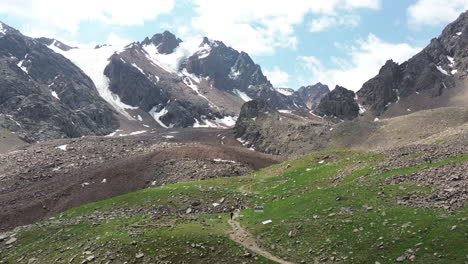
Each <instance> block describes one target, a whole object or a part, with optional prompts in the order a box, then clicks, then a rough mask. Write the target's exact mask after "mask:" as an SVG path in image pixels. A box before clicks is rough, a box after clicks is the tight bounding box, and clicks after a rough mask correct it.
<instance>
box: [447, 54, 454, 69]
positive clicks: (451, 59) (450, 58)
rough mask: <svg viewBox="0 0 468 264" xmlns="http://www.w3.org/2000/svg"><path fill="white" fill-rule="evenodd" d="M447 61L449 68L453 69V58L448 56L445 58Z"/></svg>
mask: <svg viewBox="0 0 468 264" xmlns="http://www.w3.org/2000/svg"><path fill="white" fill-rule="evenodd" d="M447 59H448V60H449V61H450V64H449V66H450V67H452V68H453V65H454V63H455V60H454V59H453V57H450V56H447Z"/></svg>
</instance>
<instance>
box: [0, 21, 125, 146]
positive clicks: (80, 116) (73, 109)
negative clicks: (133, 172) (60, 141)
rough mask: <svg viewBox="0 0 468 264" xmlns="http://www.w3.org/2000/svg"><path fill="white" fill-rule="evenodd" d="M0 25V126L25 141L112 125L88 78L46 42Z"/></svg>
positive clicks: (98, 130) (101, 132)
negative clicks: (45, 43)
mask: <svg viewBox="0 0 468 264" xmlns="http://www.w3.org/2000/svg"><path fill="white" fill-rule="evenodd" d="M0 25H1V29H2V30H1V32H0V116H1V118H0V120H2V122H1V123H0V126H1V127H3V128H6V129H8V130H9V131H12V132H14V133H16V134H17V135H19V136H20V137H21V138H23V139H24V140H26V141H28V142H34V141H38V140H47V139H54V138H62V137H80V136H84V135H105V134H108V133H110V132H112V131H113V130H115V129H116V128H117V127H118V125H119V124H118V121H117V119H116V117H115V116H114V111H113V110H112V109H111V108H110V107H109V105H107V103H106V102H105V101H104V100H102V99H101V98H100V96H99V94H98V92H97V90H96V87H95V86H94V84H93V82H92V81H91V80H90V79H89V77H88V76H86V75H85V74H84V73H83V72H82V71H81V70H80V69H79V68H78V67H76V66H75V65H74V64H73V63H72V62H70V61H69V60H68V59H66V58H64V57H63V56H61V55H59V54H57V53H55V52H53V51H52V50H50V49H49V48H47V47H46V46H45V45H44V44H43V43H42V42H44V41H47V40H44V39H41V40H35V39H32V38H29V37H26V36H24V35H22V34H21V33H20V32H19V31H17V30H15V29H13V28H11V27H9V26H7V25H6V24H3V23H1V22H0ZM57 45H59V44H57ZM61 47H62V48H63V49H69V48H70V47H68V46H65V45H61ZM70 49H71V48H70Z"/></svg>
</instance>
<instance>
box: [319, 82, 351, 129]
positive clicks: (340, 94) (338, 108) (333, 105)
mask: <svg viewBox="0 0 468 264" xmlns="http://www.w3.org/2000/svg"><path fill="white" fill-rule="evenodd" d="M314 112H315V113H316V114H317V115H319V116H333V117H337V118H340V119H343V120H351V119H354V118H356V117H357V116H358V115H359V106H358V104H357V103H356V101H355V93H354V92H353V91H350V90H348V89H346V88H344V87H341V86H338V85H337V86H336V87H335V89H334V90H333V91H331V92H330V93H328V94H327V95H325V97H323V98H322V100H321V101H320V104H319V105H318V107H317V109H315V111H314Z"/></svg>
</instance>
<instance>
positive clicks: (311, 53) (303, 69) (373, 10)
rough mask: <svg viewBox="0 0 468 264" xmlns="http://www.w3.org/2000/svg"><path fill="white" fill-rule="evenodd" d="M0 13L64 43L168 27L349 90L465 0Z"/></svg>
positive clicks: (244, 1)
mask: <svg viewBox="0 0 468 264" xmlns="http://www.w3.org/2000/svg"><path fill="white" fill-rule="evenodd" d="M0 2H1V5H0V20H1V21H3V22H4V23H7V24H9V25H11V26H13V27H15V28H18V29H19V30H21V31H22V32H23V33H24V34H26V35H30V36H34V37H38V36H46V37H54V38H57V39H60V40H62V41H64V42H66V43H71V44H72V45H95V44H97V43H109V42H110V43H113V44H121V43H127V42H132V41H140V40H143V39H144V38H145V37H146V36H151V35H153V34H155V33H159V32H162V31H164V30H170V31H171V32H173V33H175V34H176V35H177V36H179V37H180V38H182V39H183V40H190V39H193V38H196V37H200V36H208V37H209V38H212V39H218V40H221V41H224V42H225V43H226V44H228V45H230V46H232V47H234V48H236V49H238V50H243V51H246V52H248V53H249V54H250V55H251V56H252V57H253V59H254V60H255V62H257V63H258V64H260V65H261V66H262V69H263V70H264V72H265V73H266V75H267V76H268V77H269V79H270V80H271V81H272V83H273V84H274V85H275V86H277V87H291V88H294V89H297V88H299V87H300V86H302V85H309V84H314V83H316V82H319V81H320V82H322V83H326V84H328V85H330V86H332V87H331V88H333V87H334V85H336V84H339V85H341V86H344V87H347V88H350V89H353V90H358V89H359V88H360V87H361V85H362V83H363V82H364V81H366V80H367V79H369V78H371V77H372V76H374V75H375V74H376V73H377V72H378V70H379V68H380V66H381V65H382V64H383V63H384V62H385V61H386V60H387V59H393V60H395V61H398V62H403V61H404V60H406V59H408V58H409V57H411V56H412V55H414V54H415V53H416V52H418V51H419V50H420V49H421V48H423V47H424V46H426V45H427V44H428V43H429V41H430V39H431V38H433V37H437V36H438V35H439V34H440V33H441V31H442V29H443V28H444V27H445V26H446V25H447V24H448V23H449V22H451V21H453V20H454V19H456V17H457V16H458V15H459V14H460V13H461V12H463V11H464V10H466V9H467V8H468V0H451V1H446V0H314V1H303V0H288V1H272V0H237V1H228V0H157V1H155V0H132V1H124V0H100V1H95V0H94V1H93V0H82V1H73V2H71V1H63V0H23V1H17V0H0Z"/></svg>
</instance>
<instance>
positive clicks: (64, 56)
mask: <svg viewBox="0 0 468 264" xmlns="http://www.w3.org/2000/svg"><path fill="white" fill-rule="evenodd" d="M0 38H1V42H0V48H1V50H2V58H1V60H2V62H4V63H5V65H4V66H3V67H2V68H8V70H12V68H13V71H16V72H17V75H18V74H19V75H18V76H16V77H15V78H13V79H14V80H15V81H16V82H18V81H19V80H22V81H24V82H34V84H35V85H38V87H36V88H32V86H31V85H27V84H24V86H27V87H29V88H28V89H29V92H24V93H23V94H22V95H23V96H31V95H32V94H41V95H42V94H43V95H44V96H48V97H52V98H53V100H49V102H47V106H50V105H55V104H57V103H58V104H61V105H62V106H63V105H66V106H67V107H69V108H71V109H70V110H71V111H78V110H79V111H80V112H79V114H80V115H81V116H83V115H86V111H85V110H87V109H83V107H85V106H88V105H92V106H93V107H91V108H92V109H94V110H93V111H101V112H105V113H106V114H105V115H106V117H101V116H100V115H99V114H96V113H95V112H93V113H90V115H91V116H90V117H89V118H91V121H86V122H85V123H86V125H78V124H81V123H83V122H82V121H75V120H73V122H66V121H60V124H61V125H59V126H57V125H52V127H54V128H53V129H52V130H61V131H62V132H60V133H58V134H57V133H52V134H50V135H49V134H48V133H42V136H38V135H37V134H38V133H39V131H48V130H50V129H51V128H50V126H51V123H49V122H45V123H43V124H42V125H41V123H40V122H35V121H37V120H35V119H31V120H29V121H25V120H22V119H21V118H19V117H18V115H19V114H20V113H18V112H14V111H10V110H2V111H1V113H2V114H3V119H8V120H9V121H8V120H7V121H5V122H4V124H2V127H6V128H7V129H9V130H12V131H17V132H19V131H20V130H21V131H23V132H21V133H20V134H24V136H25V137H32V139H33V140H41V139H49V138H57V137H73V136H80V135H85V134H94V133H98V134H103V133H108V132H113V131H114V130H115V129H117V128H118V126H119V125H118V124H117V120H120V123H122V121H123V122H130V123H132V126H135V124H136V126H137V127H140V128H147V127H148V128H150V127H162V128H172V127H215V128H229V127H232V126H234V124H235V121H236V119H237V116H238V114H239V112H240V109H241V106H242V105H243V104H244V103H245V102H248V101H250V100H253V99H257V98H259V99H262V100H265V101H266V102H268V103H269V104H270V105H271V106H273V107H274V108H277V109H306V108H307V107H306V105H305V98H304V100H303V99H302V98H300V97H299V96H294V93H293V92H291V93H285V90H277V89H274V88H273V86H272V85H271V83H270V82H269V81H268V79H267V78H266V77H265V75H264V74H263V72H262V70H261V68H260V66H259V65H257V64H255V63H254V62H253V60H252V59H251V58H250V56H249V55H248V54H246V53H244V52H238V51H236V50H235V49H233V48H230V47H227V46H226V45H225V44H224V43H223V42H221V41H215V40H210V39H208V38H202V39H198V40H189V41H187V42H183V41H182V40H181V39H179V38H177V37H176V36H175V35H173V34H172V33H170V32H168V31H165V32H163V33H161V34H155V35H154V36H152V37H151V38H145V39H144V40H143V41H141V42H134V43H130V44H128V45H122V46H112V45H97V46H95V47H71V46H69V45H67V44H65V43H63V42H60V41H58V40H55V39H50V38H38V39H32V38H29V37H26V36H24V35H22V34H21V33H20V32H19V31H17V30H15V29H13V28H11V27H9V26H7V25H5V24H1V30H0ZM12 39H14V40H12ZM15 42H18V43H19V44H17V43H15ZM38 54H41V56H38ZM48 60H49V61H53V63H52V64H50V65H49V64H47V61H48ZM8 62H11V63H13V64H14V65H13V66H11V65H10V66H8V65H6V63H8ZM11 63H10V64H11ZM46 64H47V65H46ZM62 64H63V65H62ZM40 66H45V67H40ZM51 68H53V69H51ZM7 79H8V78H7V76H4V77H3V78H2V81H6V80H7ZM13 86H18V85H17V84H15V85H13ZM13 86H11V87H13ZM39 86H40V87H39ZM43 86H46V87H45V88H42V87H43ZM77 87H78V88H79V89H78V88H77ZM11 90H13V89H12V88H10V90H8V91H4V92H3V91H2V93H1V96H6V94H8V93H11V92H12V91H11ZM18 90H21V89H18ZM14 93H15V95H17V94H16V93H18V91H15V92H14ZM83 93H85V94H83ZM97 95H99V96H97ZM84 102H86V103H84ZM95 104H99V105H103V106H102V107H96V106H94V105H95ZM41 105H42V106H44V104H41ZM3 107H6V106H5V105H3ZM8 107H10V108H11V105H10V104H8ZM16 109H23V110H24V109H25V108H24V107H16ZM113 110H114V111H113ZM46 112H51V111H46ZM52 112H53V111H52ZM52 112H51V113H50V114H49V115H54V113H52ZM62 112H63V113H65V112H66V111H62ZM101 114H102V113H101ZM115 114H117V115H115ZM6 116H8V117H10V116H11V118H10V119H11V120H10V119H9V118H6ZM67 116H73V115H67ZM81 118H83V117H81ZM44 119H47V118H44ZM12 120H15V121H14V122H13V121H12ZM101 121H103V124H97V123H99V122H101ZM23 122H30V123H35V124H34V125H31V126H37V128H36V130H37V131H36V130H35V131H34V132H33V131H31V129H30V128H29V127H26V126H24V127H23V128H22V129H20V128H16V127H15V126H19V125H18V124H22V123H23ZM68 123H72V124H73V123H74V124H77V127H84V128H83V129H86V128H87V127H88V126H91V127H93V129H91V130H90V131H87V130H86V131H80V132H76V131H74V130H76V129H78V128H74V129H71V128H70V127H68V125H66V124H68ZM95 123H96V124H95ZM63 127H66V128H63ZM95 127H99V131H95V130H96V129H97V128H95ZM78 130H80V129H78Z"/></svg>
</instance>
